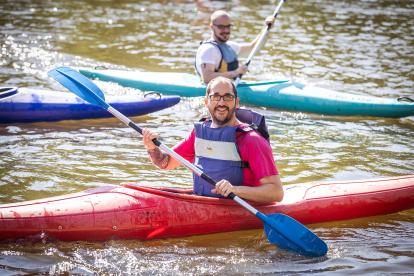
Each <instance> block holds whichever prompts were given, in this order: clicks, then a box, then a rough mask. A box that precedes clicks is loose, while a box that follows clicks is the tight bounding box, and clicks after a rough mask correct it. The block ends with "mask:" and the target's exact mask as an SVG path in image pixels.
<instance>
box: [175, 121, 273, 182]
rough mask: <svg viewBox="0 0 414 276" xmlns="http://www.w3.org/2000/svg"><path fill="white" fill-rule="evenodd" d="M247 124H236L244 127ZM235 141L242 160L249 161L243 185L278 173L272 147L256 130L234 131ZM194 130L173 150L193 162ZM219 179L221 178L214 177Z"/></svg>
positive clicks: (244, 171)
mask: <svg viewBox="0 0 414 276" xmlns="http://www.w3.org/2000/svg"><path fill="white" fill-rule="evenodd" d="M246 126H248V125H247V124H241V125H237V127H242V128H243V127H246ZM236 143H237V146H238V147H239V152H240V157H241V159H242V161H247V162H249V165H250V168H243V173H244V180H243V185H244V186H260V185H261V184H260V182H259V180H260V179H262V178H263V177H265V176H268V175H275V174H279V172H278V171H277V168H276V165H275V161H274V160H273V153H272V148H271V147H270V145H269V143H268V142H267V141H266V139H264V138H263V137H262V136H261V135H260V134H259V133H258V132H257V131H255V130H254V131H250V132H248V133H243V132H236ZM194 144H195V130H194V129H193V130H192V131H191V132H190V134H188V136H187V137H186V138H185V139H184V140H183V141H181V142H180V143H179V144H177V145H176V146H175V147H174V148H173V150H174V151H175V152H176V153H178V154H179V155H181V156H182V157H183V158H185V159H186V160H187V161H189V162H191V163H193V161H194V155H195V149H194ZM215 180H216V181H220V180H221V179H215Z"/></svg>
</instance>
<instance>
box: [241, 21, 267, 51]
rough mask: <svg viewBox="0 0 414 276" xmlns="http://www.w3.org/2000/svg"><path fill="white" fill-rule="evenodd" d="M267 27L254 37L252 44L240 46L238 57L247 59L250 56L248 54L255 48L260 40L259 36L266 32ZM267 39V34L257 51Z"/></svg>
mask: <svg viewBox="0 0 414 276" xmlns="http://www.w3.org/2000/svg"><path fill="white" fill-rule="evenodd" d="M266 28H267V27H265V28H263V29H262V31H261V32H260V33H259V35H258V36H256V38H255V39H253V41H252V42H250V43H246V44H242V47H241V49H240V53H239V55H240V57H247V56H249V55H250V53H251V52H252V51H253V49H254V46H256V44H257V42H258V41H259V39H260V36H261V35H262V33H263V32H264V31H265V30H266ZM268 37H269V33H267V35H266V37H265V40H264V42H263V43H262V45H261V46H260V49H258V51H260V50H261V49H262V48H263V47H264V45H265V44H266V41H267V38H268Z"/></svg>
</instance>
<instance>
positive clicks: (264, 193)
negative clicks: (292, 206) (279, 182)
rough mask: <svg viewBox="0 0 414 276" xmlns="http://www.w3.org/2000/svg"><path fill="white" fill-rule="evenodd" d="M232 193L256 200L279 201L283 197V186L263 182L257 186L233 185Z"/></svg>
mask: <svg viewBox="0 0 414 276" xmlns="http://www.w3.org/2000/svg"><path fill="white" fill-rule="evenodd" d="M234 193H235V194H236V195H237V196H238V197H241V198H243V199H247V200H251V201H256V202H274V201H277V202H280V201H282V199H283V194H284V192H283V188H281V189H280V188H278V187H277V186H275V185H273V184H265V185H262V186H259V187H249V186H234Z"/></svg>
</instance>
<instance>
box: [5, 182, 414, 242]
mask: <svg viewBox="0 0 414 276" xmlns="http://www.w3.org/2000/svg"><path fill="white" fill-rule="evenodd" d="M121 185H122V186H115V185H111V186H102V187H98V188H93V189H89V190H87V191H84V192H80V193H75V194H70V195H65V196H58V197H52V198H46V199H41V200H34V201H25V202H20V203H12V204H3V205H0V239H2V240H3V241H4V242H11V241H14V240H15V239H14V238H19V237H23V236H26V235H32V234H37V233H39V232H47V233H48V234H50V235H52V236H55V237H56V238H57V239H60V240H63V241H75V240H105V239H108V238H113V237H118V238H121V239H131V238H138V239H150V238H163V237H171V236H187V235H196V234H207V233H214V232H222V231H234V230H246V229H257V228H262V227H263V223H262V221H261V220H260V219H258V218H257V217H256V216H254V215H252V214H251V213H250V212H248V211H247V210H246V209H244V208H243V207H241V206H240V205H238V204H237V203H236V202H235V201H233V200H230V199H218V198H209V197H202V196H197V195H193V194H192V191H191V190H176V189H159V188H150V187H144V186H135V185H133V184H128V183H126V184H125V183H124V184H121ZM284 189H285V198H284V200H283V202H282V203H254V202H249V203H250V204H251V205H253V206H254V207H255V208H257V209H258V210H259V211H261V212H263V213H264V214H272V213H283V214H286V215H288V216H291V217H292V218H294V219H296V220H298V221H299V222H301V223H303V224H308V223H316V222H326V221H334V220H345V219H352V218H358V217H367V216H376V215H384V214H390V213H395V212H399V211H402V210H406V209H411V208H414V175H407V176H400V177H390V178H379V179H367V180H353V181H331V182H311V183H304V184H296V185H286V186H284Z"/></svg>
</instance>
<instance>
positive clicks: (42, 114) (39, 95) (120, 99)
mask: <svg viewBox="0 0 414 276" xmlns="http://www.w3.org/2000/svg"><path fill="white" fill-rule="evenodd" d="M105 98H106V101H107V102H108V103H109V104H110V105H111V106H112V107H113V108H115V109H117V110H118V111H119V112H121V113H123V114H124V115H125V116H128V117H133V116H141V115H145V114H148V113H151V112H155V111H159V110H162V109H165V108H168V107H170V106H173V105H175V104H177V103H178V102H180V97H179V96H161V95H156V96H155V97H153V96H142V97H141V96H106V97H105ZM109 117H113V115H112V114H111V113H109V112H108V111H106V110H105V109H103V108H101V107H99V106H96V105H92V104H90V103H88V102H85V101H84V100H82V99H81V98H79V97H78V96H76V95H75V94H73V93H66V92H53V91H46V90H34V89H28V88H13V87H0V123H2V124H5V123H17V122H21V123H32V122H41V121H60V120H80V119H91V118H109Z"/></svg>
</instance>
